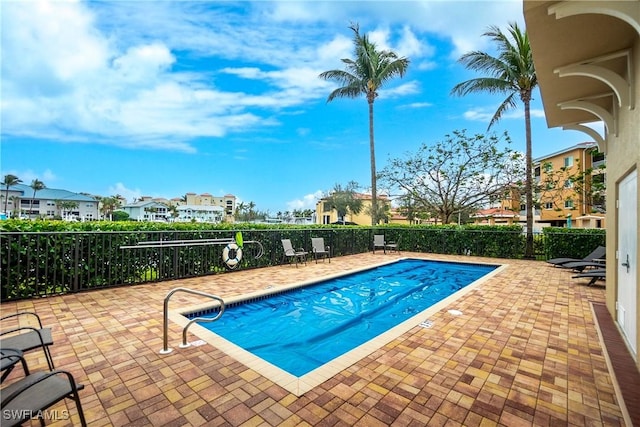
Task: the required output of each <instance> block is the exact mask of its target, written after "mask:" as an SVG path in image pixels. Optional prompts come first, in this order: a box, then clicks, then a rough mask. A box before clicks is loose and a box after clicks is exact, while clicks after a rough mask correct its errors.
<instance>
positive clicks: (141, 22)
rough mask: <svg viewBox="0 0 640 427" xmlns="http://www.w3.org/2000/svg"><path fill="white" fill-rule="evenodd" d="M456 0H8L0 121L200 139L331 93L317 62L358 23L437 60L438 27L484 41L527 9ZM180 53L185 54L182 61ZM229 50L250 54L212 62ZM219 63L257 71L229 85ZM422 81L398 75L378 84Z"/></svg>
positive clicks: (77, 133)
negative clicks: (233, 1) (490, 30)
mask: <svg viewBox="0 0 640 427" xmlns="http://www.w3.org/2000/svg"><path fill="white" fill-rule="evenodd" d="M456 5H457V7H456V8H455V13H452V7H451V4H450V3H449V2H440V1H416V2H407V3H402V7H399V6H398V5H397V4H395V3H393V2H365V1H363V2H315V1H313V2H310V1H309V2H297V3H292V2H250V3H249V2H247V3H245V4H243V5H242V7H241V8H239V9H242V11H241V12H239V11H238V10H237V9H235V8H234V7H225V6H221V5H219V4H214V3H210V2H153V3H151V2H97V3H96V2H94V3H84V2H74V1H69V2H61V1H46V0H42V1H30V2H7V3H3V13H2V18H1V19H2V26H3V31H2V70H1V71H2V72H1V76H2V77H1V78H2V81H1V84H2V88H3V96H2V103H1V104H0V105H1V108H2V111H1V113H2V116H3V130H2V132H3V135H10V136H16V137H32V138H44V139H49V140H61V141H66V142H86V143H101V144H113V145H120V146H126V147H131V148H136V147H142V148H157V149H163V150H178V151H183V152H195V151H196V148H195V146H194V145H192V141H193V140H194V139H196V138H199V137H209V138H220V137H222V136H226V135H228V134H229V133H232V132H244V131H246V130H248V129H254V128H256V127H265V126H274V125H276V124H277V118H275V117H274V116H273V115H274V114H275V113H277V112H280V113H287V111H285V110H286V109H288V108H291V107H297V108H298V109H299V108H300V107H301V106H303V107H304V106H306V105H307V104H309V103H310V102H314V101H319V100H324V99H325V98H326V96H327V93H328V91H329V89H330V88H331V87H332V85H331V84H330V83H329V82H325V81H322V80H320V79H319V78H318V74H319V73H320V72H322V71H325V70H327V69H331V68H339V67H340V66H341V62H340V61H339V60H340V58H344V57H350V56H352V55H353V52H352V38H351V36H352V34H351V31H350V30H349V29H348V25H349V23H351V22H359V23H360V28H361V31H363V32H367V33H368V34H369V35H370V37H371V39H372V40H374V41H376V42H377V43H378V44H379V47H382V48H389V47H391V48H393V50H396V51H397V52H398V53H399V54H400V55H404V56H408V57H410V59H411V61H412V65H411V67H416V69H418V70H425V69H430V68H433V67H434V66H435V65H436V63H435V62H434V61H433V60H432V58H433V55H434V54H435V50H434V48H433V46H432V45H431V44H430V43H429V41H428V40H429V37H433V36H435V35H437V37H439V38H444V39H447V38H448V39H450V40H452V43H453V44H454V46H455V47H456V49H457V50H458V51H468V50H471V49H474V48H478V47H481V46H483V44H482V43H486V41H482V38H481V37H480V34H481V33H482V31H484V28H481V27H480V25H481V24H479V23H482V22H496V23H498V24H501V25H502V23H504V24H506V23H507V22H508V21H510V20H513V19H512V18H513V17H514V16H515V17H516V19H520V20H521V15H522V12H521V3H520V1H492V2H458V3H456ZM507 18H508V19H507ZM283 22H290V23H294V24H295V25H293V24H292V25H282V23H283ZM340 22H343V23H344V25H338V24H336V23H340ZM123 23H126V25H125V24H123ZM301 23H303V24H304V25H300V24H301ZM373 23H375V24H373ZM373 25H376V26H375V27H373ZM178 52H180V53H182V52H188V54H189V55H187V56H188V57H189V59H187V60H184V59H183V61H186V62H182V63H178V62H177V61H178V59H177V58H178V56H177V55H178ZM190 60H193V61H198V62H203V61H206V62H207V64H211V68H209V69H205V70H204V71H197V70H199V68H191V67H190V65H191V64H190V62H189V61H190ZM228 61H234V62H236V63H240V64H243V65H246V66H240V67H237V68H230V67H226V68H222V69H221V70H216V66H217V65H218V64H228V63H229V62H228ZM220 71H221V72H222V74H233V75H234V76H236V77H238V78H243V79H250V80H256V81H257V82H259V84H254V85H247V89H246V90H244V89H243V92H238V91H232V90H229V89H228V88H225V87H224V85H223V84H222V82H219V81H218V80H217V77H219V76H222V74H217V72H220ZM420 90H421V89H420V86H419V84H418V83H417V82H416V81H411V82H403V83H402V84H400V85H398V86H395V87H392V88H385V89H384V90H383V91H381V93H380V96H381V97H401V96H406V95H412V94H417V93H420Z"/></svg>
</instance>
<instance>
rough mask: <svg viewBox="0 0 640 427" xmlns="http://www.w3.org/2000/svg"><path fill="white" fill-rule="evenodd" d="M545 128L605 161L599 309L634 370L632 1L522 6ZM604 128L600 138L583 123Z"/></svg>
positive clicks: (639, 154) (638, 115) (636, 22)
mask: <svg viewBox="0 0 640 427" xmlns="http://www.w3.org/2000/svg"><path fill="white" fill-rule="evenodd" d="M523 9H524V17H525V21H526V26H527V33H528V35H529V39H530V43H531V48H532V51H533V59H534V62H535V66H536V74H537V77H538V82H539V85H540V91H541V94H542V102H543V105H544V110H545V115H546V120H547V125H548V126H549V127H562V128H563V129H571V130H578V131H582V132H584V133H585V134H587V135H589V136H590V137H591V138H593V140H594V141H595V142H596V144H597V145H598V149H599V150H600V151H601V152H603V153H605V154H606V156H607V173H606V184H607V197H606V221H607V237H606V239H607V240H606V247H607V254H606V283H607V288H606V305H607V309H608V311H609V313H611V316H612V318H613V319H615V321H616V323H617V325H618V327H619V329H620V331H621V334H622V336H623V338H624V339H625V341H626V342H627V344H628V348H629V349H630V351H631V353H632V355H633V357H634V359H635V361H636V365H637V367H638V368H640V358H638V342H639V341H640V330H639V329H638V323H640V322H639V320H640V310H639V309H638V307H639V306H640V277H639V276H638V271H639V270H638V264H640V254H638V237H639V236H638V230H640V216H639V215H638V211H639V210H640V206H639V205H638V200H639V196H640V195H639V190H638V168H639V167H640V108H639V105H638V104H639V103H640V84H639V82H640V0H629V1H611V0H609V1H539V0H524V3H523ZM597 121H599V122H602V123H604V131H603V133H602V134H601V133H600V132H597V131H595V130H594V129H593V128H592V127H589V126H587V124H589V123H592V122H597Z"/></svg>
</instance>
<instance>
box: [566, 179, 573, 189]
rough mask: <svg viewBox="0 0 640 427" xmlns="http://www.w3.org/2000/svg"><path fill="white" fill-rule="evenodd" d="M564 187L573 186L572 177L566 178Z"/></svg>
mask: <svg viewBox="0 0 640 427" xmlns="http://www.w3.org/2000/svg"><path fill="white" fill-rule="evenodd" d="M564 188H573V181H571V180H570V179H568V180H566V181H565V182H564Z"/></svg>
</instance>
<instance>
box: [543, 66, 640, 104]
mask: <svg viewBox="0 0 640 427" xmlns="http://www.w3.org/2000/svg"><path fill="white" fill-rule="evenodd" d="M554 71H555V72H556V73H558V76H560V77H566V76H585V77H591V78H594V79H597V80H600V81H601V82H603V83H605V84H606V85H608V86H609V87H610V88H611V89H613V92H614V93H615V94H616V98H617V99H618V106H620V107H623V106H628V107H629V109H633V108H634V105H633V100H632V99H633V98H632V97H631V95H632V94H631V93H630V91H631V85H630V84H629V83H627V81H626V80H625V79H624V78H622V77H621V76H620V75H619V74H617V73H615V72H614V71H612V70H609V69H608V68H605V67H601V66H599V65H593V64H576V65H567V66H565V67H561V68H558V69H556V70H554Z"/></svg>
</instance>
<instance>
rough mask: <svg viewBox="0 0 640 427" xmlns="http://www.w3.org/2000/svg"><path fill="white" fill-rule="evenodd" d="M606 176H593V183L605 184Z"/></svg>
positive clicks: (600, 174)
mask: <svg viewBox="0 0 640 427" xmlns="http://www.w3.org/2000/svg"><path fill="white" fill-rule="evenodd" d="M604 175H605V174H603V173H598V174H595V175H593V177H592V179H593V183H594V184H604V179H605V178H604Z"/></svg>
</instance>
